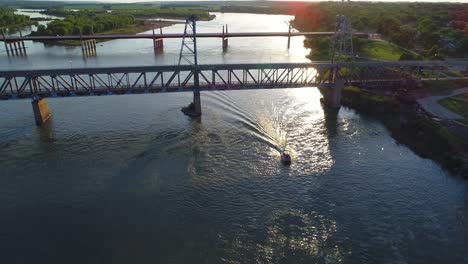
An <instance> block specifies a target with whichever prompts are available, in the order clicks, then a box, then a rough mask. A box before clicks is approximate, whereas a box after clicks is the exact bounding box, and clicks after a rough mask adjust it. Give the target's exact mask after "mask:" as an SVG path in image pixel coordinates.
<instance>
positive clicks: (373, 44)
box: [359, 41, 407, 61]
mask: <svg viewBox="0 0 468 264" xmlns="http://www.w3.org/2000/svg"><path fill="white" fill-rule="evenodd" d="M405 52H407V51H406V50H405V49H403V48H400V47H398V46H397V45H394V44H392V43H389V42H386V41H367V42H365V44H363V46H362V47H361V50H360V52H359V54H360V56H362V57H368V58H372V59H376V60H385V61H398V60H400V56H401V55H402V54H403V53H405Z"/></svg>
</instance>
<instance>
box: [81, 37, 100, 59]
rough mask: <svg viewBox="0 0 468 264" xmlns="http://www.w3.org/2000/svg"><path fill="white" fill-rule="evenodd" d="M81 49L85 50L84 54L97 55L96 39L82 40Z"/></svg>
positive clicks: (86, 55)
mask: <svg viewBox="0 0 468 264" xmlns="http://www.w3.org/2000/svg"><path fill="white" fill-rule="evenodd" d="M81 50H82V51H83V56H85V57H88V56H95V55H96V54H97V50H96V40H95V39H90V40H82V41H81Z"/></svg>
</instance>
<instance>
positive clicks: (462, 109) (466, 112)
mask: <svg viewBox="0 0 468 264" xmlns="http://www.w3.org/2000/svg"><path fill="white" fill-rule="evenodd" d="M439 104H441V105H442V106H444V107H445V108H447V109H449V110H450V111H452V112H454V113H456V114H459V115H460V116H462V117H463V119H460V120H459V121H460V122H462V123H464V124H467V125H468V94H464V95H459V96H454V97H451V98H446V99H443V100H440V101H439Z"/></svg>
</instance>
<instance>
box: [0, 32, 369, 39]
mask: <svg viewBox="0 0 468 264" xmlns="http://www.w3.org/2000/svg"><path fill="white" fill-rule="evenodd" d="M334 34H335V32H238V33H197V38H251V37H297V36H306V37H310V36H333V35H334ZM354 35H362V36H367V34H366V33H354ZM183 37H184V34H183V33H165V34H154V35H153V34H135V35H83V36H80V35H74V36H23V37H21V36H16V37H6V38H4V39H0V41H60V40H91V39H96V40H114V39H153V38H157V39H168V38H183Z"/></svg>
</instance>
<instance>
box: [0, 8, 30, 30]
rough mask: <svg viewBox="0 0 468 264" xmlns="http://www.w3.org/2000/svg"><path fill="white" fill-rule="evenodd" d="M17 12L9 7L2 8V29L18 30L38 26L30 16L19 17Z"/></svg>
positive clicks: (0, 16) (0, 23) (0, 22)
mask: <svg viewBox="0 0 468 264" xmlns="http://www.w3.org/2000/svg"><path fill="white" fill-rule="evenodd" d="M14 12H15V10H14V9H11V8H8V7H0V28H8V29H10V30H11V29H16V28H19V27H26V26H31V25H35V24H37V22H36V21H33V20H31V18H30V17H29V16H25V15H17V14H15V13H14Z"/></svg>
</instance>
